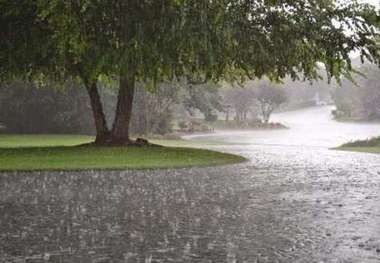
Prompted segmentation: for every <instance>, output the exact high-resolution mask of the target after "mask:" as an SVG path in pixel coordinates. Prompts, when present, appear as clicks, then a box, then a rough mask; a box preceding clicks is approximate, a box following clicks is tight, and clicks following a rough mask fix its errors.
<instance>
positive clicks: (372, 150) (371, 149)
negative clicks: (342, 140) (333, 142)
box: [336, 146, 380, 154]
mask: <svg viewBox="0 0 380 263" xmlns="http://www.w3.org/2000/svg"><path fill="white" fill-rule="evenodd" d="M336 149H337V150H340V151H349V152H364V153H377V154H380V146H378V147H358V146H357V147H338V148H336Z"/></svg>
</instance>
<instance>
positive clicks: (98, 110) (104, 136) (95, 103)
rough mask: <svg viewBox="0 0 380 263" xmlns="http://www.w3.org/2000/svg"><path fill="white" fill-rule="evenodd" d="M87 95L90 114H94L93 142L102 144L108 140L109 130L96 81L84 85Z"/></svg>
mask: <svg viewBox="0 0 380 263" xmlns="http://www.w3.org/2000/svg"><path fill="white" fill-rule="evenodd" d="M86 89H87V92H88V95H89V97H90V102H91V109H92V114H93V116H94V122H95V128H96V139H95V144H104V143H106V141H107V140H108V136H109V130H108V127H107V121H106V118H105V115H104V111H103V105H102V102H101V100H100V96H99V92H98V88H97V86H96V81H92V82H90V83H88V84H87V85H86Z"/></svg>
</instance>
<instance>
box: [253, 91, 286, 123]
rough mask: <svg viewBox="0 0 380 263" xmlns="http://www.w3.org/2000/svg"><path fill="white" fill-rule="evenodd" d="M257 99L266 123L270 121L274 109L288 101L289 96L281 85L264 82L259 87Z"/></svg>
mask: <svg viewBox="0 0 380 263" xmlns="http://www.w3.org/2000/svg"><path fill="white" fill-rule="evenodd" d="M256 99H257V101H258V104H259V108H260V113H261V116H262V120H263V122H264V123H268V122H269V119H270V116H271V114H272V113H273V111H274V110H275V109H277V108H278V107H279V106H280V105H281V104H283V103H284V102H286V100H287V97H286V93H285V90H284V89H282V88H281V87H276V86H272V85H268V84H264V85H261V86H260V87H258V88H257V91H256Z"/></svg>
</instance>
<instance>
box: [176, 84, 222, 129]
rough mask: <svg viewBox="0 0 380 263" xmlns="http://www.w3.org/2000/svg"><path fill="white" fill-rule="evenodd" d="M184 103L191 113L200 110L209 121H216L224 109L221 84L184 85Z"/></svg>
mask: <svg viewBox="0 0 380 263" xmlns="http://www.w3.org/2000/svg"><path fill="white" fill-rule="evenodd" d="M182 104H183V106H184V107H185V109H186V110H187V111H188V112H189V113H190V114H191V115H192V114H193V113H194V111H195V110H199V111H200V112H201V113H202V114H203V115H204V118H205V120H206V121H209V122H214V121H216V120H217V118H218V115H217V113H218V112H222V111H223V105H222V97H221V95H220V94H219V86H218V85H215V84H213V83H206V84H198V85H193V84H191V83H187V84H185V85H184V86H182Z"/></svg>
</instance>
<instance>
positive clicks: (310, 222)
mask: <svg viewBox="0 0 380 263" xmlns="http://www.w3.org/2000/svg"><path fill="white" fill-rule="evenodd" d="M329 110H330V109H329V108H328V107H321V108H312V109H309V110H303V111H296V112H291V113H283V114H277V115H276V116H275V119H278V120H282V121H283V122H285V123H286V124H287V125H288V126H290V127H291V129H289V130H281V131H280V130H279V131H269V132H268V131H267V132H262V131H255V132H248V131H247V132H228V133H227V132H224V133H216V134H213V135H211V136H210V135H205V136H197V137H196V138H195V137H194V138H192V139H194V140H208V141H209V140H215V141H224V142H227V144H226V145H221V146H217V147H213V148H215V149H219V150H224V151H228V152H233V153H239V154H242V155H244V156H246V157H248V158H249V162H246V163H244V164H239V165H234V166H225V167H213V168H201V169H180V170H161V171H137V172H136V171H126V172H103V173H92V172H81V173H48V172H46V173H34V174H0V262H143V263H147V262H228V263H233V262H236V263H237V262H380V155H374V154H365V153H349V152H339V151H333V150H329V149H328V148H329V147H333V146H337V145H339V144H340V143H342V142H345V141H347V140H351V139H355V138H366V137H368V136H373V135H376V134H380V125H379V124H345V123H337V122H335V121H332V120H331V119H330V117H329Z"/></svg>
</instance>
